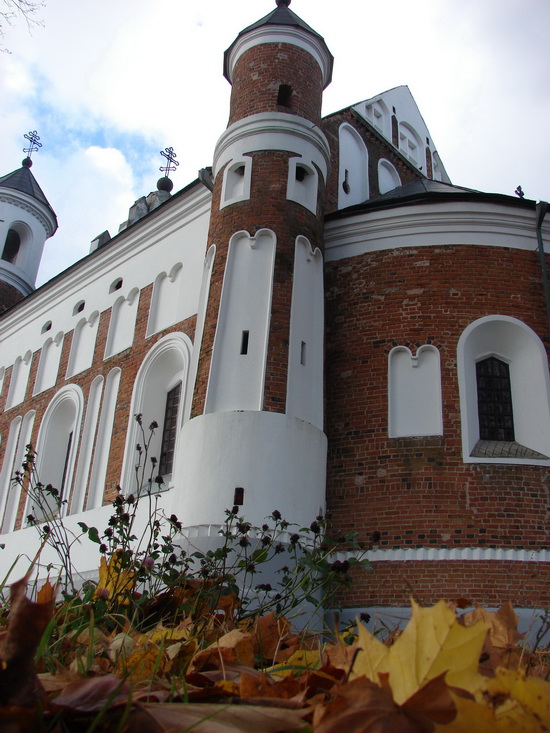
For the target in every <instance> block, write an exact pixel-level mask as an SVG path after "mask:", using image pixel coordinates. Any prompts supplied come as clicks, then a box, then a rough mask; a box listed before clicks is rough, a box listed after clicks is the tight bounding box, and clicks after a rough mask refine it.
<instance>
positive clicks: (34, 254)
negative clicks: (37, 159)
mask: <svg viewBox="0 0 550 733" xmlns="http://www.w3.org/2000/svg"><path fill="white" fill-rule="evenodd" d="M25 152H26V151H25ZM31 166H32V160H31V158H30V156H29V157H27V158H25V159H24V160H23V162H22V164H21V168H18V169H17V170H15V171H12V172H11V173H8V174H7V175H5V176H2V177H1V178H0V312H2V311H5V310H7V309H8V308H11V306H12V305H15V303H17V302H18V301H20V300H22V299H23V298H24V297H25V296H27V295H29V293H32V291H33V290H34V289H35V283H36V275H37V272H38V267H39V266H40V260H41V258H42V251H43V249H44V244H45V242H46V239H48V237H51V236H52V235H53V234H54V233H55V231H56V229H57V218H56V215H55V212H54V210H53V209H52V207H51V206H50V204H49V202H48V200H47V198H46V196H45V195H44V193H43V191H42V189H41V188H40V186H39V185H38V183H37V181H36V178H35V177H34V176H33V174H32V173H31V170H30V169H31Z"/></svg>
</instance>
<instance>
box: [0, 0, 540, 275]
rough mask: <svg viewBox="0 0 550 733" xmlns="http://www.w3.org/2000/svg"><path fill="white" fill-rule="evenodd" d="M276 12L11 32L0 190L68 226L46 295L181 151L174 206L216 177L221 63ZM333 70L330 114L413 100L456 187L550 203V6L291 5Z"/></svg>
mask: <svg viewBox="0 0 550 733" xmlns="http://www.w3.org/2000/svg"><path fill="white" fill-rule="evenodd" d="M274 8H275V3H274V0H201V2H200V3H199V2H198V1H197V2H192V1H191V0H162V1H160V0H156V2H154V1H152V0H47V4H46V6H45V7H44V8H43V10H42V11H41V19H42V20H43V23H44V25H43V27H38V28H35V29H34V30H33V32H32V35H29V33H28V31H27V28H26V25H25V23H24V21H20V22H19V23H18V24H17V25H16V26H14V27H11V28H10V27H6V29H5V38H4V45H5V47H7V49H9V51H10V53H9V54H8V53H2V54H0V111H1V119H2V127H1V130H2V134H1V135H0V175H3V174H5V173H8V172H10V171H11V170H14V169H16V168H18V167H19V165H20V161H21V160H22V158H23V153H22V148H23V147H25V143H26V142H27V141H26V140H24V138H23V134H24V133H26V132H28V131H29V130H35V129H36V130H37V131H38V133H39V135H40V138H41V142H42V143H43V147H42V149H41V150H40V151H39V152H38V153H35V154H34V155H33V160H34V166H33V169H32V170H33V173H34V175H35V176H36V178H37V180H38V182H39V183H40V185H41V187H42V189H43V190H44V192H45V194H46V196H47V198H48V200H49V201H50V203H51V205H52V207H53V208H54V210H55V211H56V213H57V216H58V220H59V230H58V232H57V234H56V235H55V236H54V237H53V239H51V240H49V241H48V242H47V243H46V248H45V254H44V258H43V262H42V267H41V270H40V273H39V279H38V284H41V283H43V282H45V281H46V280H48V279H49V278H51V277H53V276H54V275H56V274H57V273H58V272H60V271H61V270H62V269H64V268H65V267H67V266H68V265H70V264H71V263H72V262H74V261H75V260H77V259H79V258H80V257H82V256H84V255H85V254H87V252H88V251H89V246H90V241H91V240H92V239H93V238H94V237H95V236H97V235H98V234H99V233H101V232H102V231H104V230H105V229H108V230H109V231H110V233H111V235H113V236H114V235H115V234H116V232H117V231H118V225H119V224H120V222H122V221H124V220H125V219H126V218H127V213H128V208H129V206H130V205H131V204H132V203H133V202H134V200H135V199H136V198H138V197H139V196H142V195H146V194H148V193H149V192H150V191H152V190H155V188H156V181H157V179H158V178H159V176H160V175H161V174H160V172H159V166H160V165H162V164H163V159H162V158H161V156H160V155H159V151H160V150H162V149H164V148H165V147H167V146H172V147H174V149H175V151H176V153H177V155H178V160H179V162H180V166H179V168H178V170H177V172H176V173H175V174H173V176H172V178H173V180H174V184H175V186H174V190H178V189H179V188H182V187H183V186H185V185H186V184H187V183H189V182H190V181H192V180H193V179H194V178H196V175H197V170H198V169H199V168H203V167H206V166H208V165H211V163H212V154H213V149H214V145H215V142H216V139H217V138H218V136H219V135H220V134H221V133H222V132H223V130H224V129H225V126H226V124H227V116H228V110H229V93H230V87H229V84H228V82H227V81H226V80H225V79H224V78H223V75H222V63H223V52H224V50H225V49H226V48H227V47H228V46H229V45H230V44H231V42H232V41H233V40H234V38H235V36H236V35H237V34H238V32H239V31H240V30H242V29H243V28H244V27H246V26H247V25H250V24H251V23H253V22H255V21H256V20H258V19H259V18H261V17H263V16H264V15H266V14H267V13H269V12H270V11H271V10H272V9H274ZM291 9H292V10H293V11H294V12H295V13H297V14H298V15H299V16H300V17H301V18H303V20H305V21H306V22H307V23H308V24H309V25H311V26H312V27H313V28H314V29H315V30H316V31H317V32H318V33H320V34H321V35H322V36H324V38H325V40H326V42H327V45H328V47H329V48H330V50H331V52H332V53H333V55H334V57H335V63H334V75H333V80H332V84H331V85H330V86H329V87H328V89H327V90H326V92H325V98H324V106H323V111H324V113H325V114H328V113H330V112H334V111H336V110H338V109H341V108H343V107H347V106H349V105H351V104H354V103H356V102H359V101H361V100H363V99H368V98H369V97H372V96H374V95H375V94H377V93H378V92H381V91H384V90H386V89H390V88H392V87H394V86H399V85H401V84H407V85H408V86H409V88H410V90H411V92H412V94H413V96H414V98H415V99H416V102H417V104H418V106H419V108H420V111H421V113H422V115H423V117H424V120H425V122H426V124H427V126H428V129H429V131H430V134H431V138H432V140H433V141H434V143H435V145H436V147H437V149H438V152H439V154H440V156H441V159H442V160H443V163H444V165H445V167H446V169H447V172H448V174H449V176H450V177H451V180H452V181H453V183H456V184H457V185H462V186H467V187H470V188H475V189H479V190H484V191H491V192H499V193H506V194H510V195H514V190H515V188H516V186H517V185H518V184H521V185H522V187H523V190H524V191H525V194H526V196H527V197H528V198H532V199H536V200H538V199H544V200H548V199H550V177H549V175H550V174H549V163H550V160H549V158H550V154H549V145H548V138H549V123H550V95H549V93H548V79H549V78H550V52H549V50H548V49H549V46H548V40H547V37H548V28H549V27H550V0H414V2H412V1H411V0H392V2H391V3H390V2H388V3H375V2H366V1H365V0H338V2H329V1H328V0H293V2H292V5H291Z"/></svg>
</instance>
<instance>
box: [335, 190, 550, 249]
mask: <svg viewBox="0 0 550 733" xmlns="http://www.w3.org/2000/svg"><path fill="white" fill-rule="evenodd" d="M535 225H536V213H535V211H527V210H525V209H516V208H512V207H509V206H504V205H502V204H492V203H488V202H477V201H452V202H450V201H439V202H437V201H435V202H433V203H416V204H414V206H405V205H400V204H399V203H398V202H396V204H395V207H393V208H390V209H382V210H379V211H365V212H364V213H359V214H353V215H350V216H349V217H342V218H339V219H334V220H332V221H328V222H327V223H326V225H325V260H326V261H327V262H332V261H336V260H341V259H344V258H345V257H356V256H358V255H362V254H366V253H369V252H379V251H381V250H387V249H394V248H397V247H434V246H437V247H442V246H445V245H484V246H489V247H510V248H512V249H523V250H528V251H531V252H533V251H535V250H536V248H537V237H536V234H535ZM543 240H544V242H545V247H546V252H547V253H549V254H550V222H548V223H546V222H545V223H544V225H543Z"/></svg>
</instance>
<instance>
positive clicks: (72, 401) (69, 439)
mask: <svg viewBox="0 0 550 733" xmlns="http://www.w3.org/2000/svg"><path fill="white" fill-rule="evenodd" d="M83 410H84V395H83V393H82V390H81V389H80V387H79V386H78V385H76V384H70V385H67V386H66V387H63V389H61V390H60V391H59V392H58V393H57V394H56V395H55V397H54V398H53V399H52V400H51V402H50V404H49V405H48V407H47V408H46V411H45V413H44V417H43V418H42V422H41V424H40V430H39V433H38V440H37V444H36V445H37V447H36V468H37V475H38V478H39V480H40V482H41V483H42V484H43V485H44V486H46V485H48V484H51V485H52V486H53V487H54V488H56V489H57V490H58V491H59V495H60V497H61V499H63V500H64V501H67V502H68V501H70V498H71V487H72V482H73V476H74V469H75V464H76V456H77V452H78V442H79V437H80V424H81V422H82V413H83ZM65 506H66V505H65ZM57 510H58V508H57V505H56V503H55V501H53V500H52V499H51V497H48V495H47V494H44V499H43V504H42V506H40V505H36V504H34V503H33V501H32V497H29V499H28V500H27V508H26V510H25V515H28V514H32V515H33V516H34V517H35V519H36V520H38V521H42V520H45V519H47V518H48V517H51V516H55V515H56V514H57ZM63 513H65V512H63Z"/></svg>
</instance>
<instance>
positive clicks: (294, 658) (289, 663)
mask: <svg viewBox="0 0 550 733" xmlns="http://www.w3.org/2000/svg"><path fill="white" fill-rule="evenodd" d="M320 666H321V665H320V659H319V652H317V651H311V650H309V649H297V650H296V651H295V652H294V653H293V654H291V656H290V657H289V658H288V659H287V660H286V661H285V662H282V663H281V664H275V665H274V666H273V667H269V669H266V670H265V671H266V672H269V674H275V675H279V676H281V675H282V676H283V677H284V676H286V675H289V674H294V672H304V671H306V670H307V669H318V668H319V667H320Z"/></svg>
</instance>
